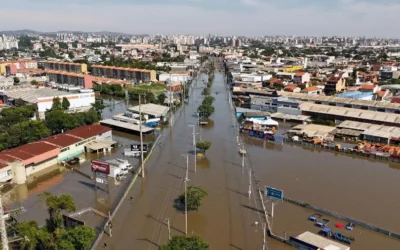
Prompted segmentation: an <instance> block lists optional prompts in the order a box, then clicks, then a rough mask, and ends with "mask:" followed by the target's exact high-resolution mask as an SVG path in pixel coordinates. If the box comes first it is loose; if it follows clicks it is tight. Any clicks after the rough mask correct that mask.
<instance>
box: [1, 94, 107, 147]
mask: <svg viewBox="0 0 400 250" xmlns="http://www.w3.org/2000/svg"><path fill="white" fill-rule="evenodd" d="M69 106H70V103H69V101H68V99H67V98H63V99H62V100H60V98H58V97H55V98H54V99H53V105H52V108H51V109H50V110H49V111H47V112H46V119H45V120H33V118H34V117H35V116H36V112H37V111H36V106H35V105H26V106H21V107H10V108H6V109H3V110H1V111H0V116H1V118H0V131H1V132H0V150H6V149H10V148H15V147H18V146H21V145H24V144H27V143H30V142H34V141H37V140H40V139H43V138H46V137H48V136H50V135H53V134H57V133H61V132H63V131H67V130H70V129H73V128H76V127H79V126H83V125H90V124H93V123H96V122H98V121H99V120H100V118H101V110H102V109H104V105H102V104H101V103H99V102H98V101H96V103H95V104H94V105H93V107H92V108H91V109H90V110H88V111H86V112H79V113H73V114H69V113H67V112H66V111H67V110H68V108H69Z"/></svg>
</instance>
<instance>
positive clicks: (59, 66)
mask: <svg viewBox="0 0 400 250" xmlns="http://www.w3.org/2000/svg"><path fill="white" fill-rule="evenodd" d="M41 64H43V68H44V69H45V70H57V71H66V72H71V73H78V74H86V73H87V72H88V71H87V64H85V63H70V62H57V61H45V62H42V63H41Z"/></svg>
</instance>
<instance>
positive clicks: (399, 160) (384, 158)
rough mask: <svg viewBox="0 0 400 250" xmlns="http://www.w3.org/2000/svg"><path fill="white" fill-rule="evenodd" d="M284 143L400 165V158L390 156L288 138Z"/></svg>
mask: <svg viewBox="0 0 400 250" xmlns="http://www.w3.org/2000/svg"><path fill="white" fill-rule="evenodd" d="M284 142H289V143H294V144H298V145H302V146H306V147H312V148H319V149H326V150H330V151H335V152H339V153H344V154H350V155H358V156H363V157H368V158H372V159H376V160H382V161H390V162H396V163H400V158H393V157H390V156H383V155H377V154H373V153H368V152H360V151H356V150H349V149H345V148H340V149H339V148H336V147H335V146H330V145H320V144H313V143H308V142H304V141H294V140H291V139H287V138H285V139H284Z"/></svg>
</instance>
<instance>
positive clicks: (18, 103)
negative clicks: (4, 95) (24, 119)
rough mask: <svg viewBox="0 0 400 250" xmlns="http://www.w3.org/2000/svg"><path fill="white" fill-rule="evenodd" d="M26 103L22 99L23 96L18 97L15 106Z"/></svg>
mask: <svg viewBox="0 0 400 250" xmlns="http://www.w3.org/2000/svg"><path fill="white" fill-rule="evenodd" d="M24 104H25V101H24V100H22V98H18V99H16V100H15V106H17V107H21V106H24Z"/></svg>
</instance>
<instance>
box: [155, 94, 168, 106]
mask: <svg viewBox="0 0 400 250" xmlns="http://www.w3.org/2000/svg"><path fill="white" fill-rule="evenodd" d="M166 98H167V96H166V95H165V94H164V93H161V94H159V95H158V96H157V99H158V102H159V103H160V104H161V105H162V104H164V101H165V99H166Z"/></svg>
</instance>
